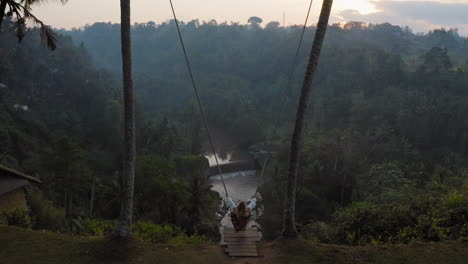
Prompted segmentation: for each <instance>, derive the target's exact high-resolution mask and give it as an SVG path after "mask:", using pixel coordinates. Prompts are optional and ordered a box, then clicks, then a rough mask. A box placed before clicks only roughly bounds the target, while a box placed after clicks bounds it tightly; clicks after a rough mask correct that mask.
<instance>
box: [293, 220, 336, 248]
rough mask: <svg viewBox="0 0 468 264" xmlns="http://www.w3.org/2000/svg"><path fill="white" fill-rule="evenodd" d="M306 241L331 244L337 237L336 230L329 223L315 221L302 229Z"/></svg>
mask: <svg viewBox="0 0 468 264" xmlns="http://www.w3.org/2000/svg"><path fill="white" fill-rule="evenodd" d="M301 234H302V236H303V237H304V239H306V240H309V241H313V242H325V243H326V242H331V241H332V239H333V237H334V236H335V230H334V229H333V228H332V227H331V226H330V225H329V224H327V223H324V222H319V221H314V222H311V223H309V224H307V225H305V226H304V227H303V228H302V231H301Z"/></svg>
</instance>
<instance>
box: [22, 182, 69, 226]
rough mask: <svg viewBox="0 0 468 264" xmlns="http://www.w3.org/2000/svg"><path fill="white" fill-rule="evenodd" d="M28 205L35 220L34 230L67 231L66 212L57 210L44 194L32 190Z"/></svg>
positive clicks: (29, 193) (29, 194)
mask: <svg viewBox="0 0 468 264" xmlns="http://www.w3.org/2000/svg"><path fill="white" fill-rule="evenodd" d="M28 205H29V208H30V210H31V216H32V217H33V218H34V219H35V223H34V226H33V228H34V229H45V230H51V231H63V230H64V229H65V222H66V220H65V211H64V210H63V209H61V208H57V207H55V206H54V205H53V203H52V202H51V201H49V200H47V199H46V198H45V197H44V194H43V193H42V192H41V191H39V190H37V189H32V190H30V191H29V192H28Z"/></svg>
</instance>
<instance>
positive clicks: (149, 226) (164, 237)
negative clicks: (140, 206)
mask: <svg viewBox="0 0 468 264" xmlns="http://www.w3.org/2000/svg"><path fill="white" fill-rule="evenodd" d="M133 232H134V234H135V236H136V237H138V238H139V239H141V240H144V241H148V242H151V243H166V242H168V241H169V239H170V238H171V237H173V236H174V235H175V234H176V232H175V231H174V229H173V228H172V227H171V226H168V225H156V224H153V223H151V222H143V221H138V222H136V223H135V224H134V225H133Z"/></svg>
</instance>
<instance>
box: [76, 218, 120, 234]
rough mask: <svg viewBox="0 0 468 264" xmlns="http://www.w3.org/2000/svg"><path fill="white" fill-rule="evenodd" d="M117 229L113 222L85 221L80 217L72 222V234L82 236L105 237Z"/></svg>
mask: <svg viewBox="0 0 468 264" xmlns="http://www.w3.org/2000/svg"><path fill="white" fill-rule="evenodd" d="M114 228H115V222H114V221H112V220H100V219H90V218H87V219H83V218H81V217H78V218H76V219H73V220H72V232H73V233H74V234H77V235H82V236H103V235H106V234H110V233H111V232H112V231H113V230H114Z"/></svg>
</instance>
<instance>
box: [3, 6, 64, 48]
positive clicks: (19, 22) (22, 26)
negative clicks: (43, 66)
mask: <svg viewBox="0 0 468 264" xmlns="http://www.w3.org/2000/svg"><path fill="white" fill-rule="evenodd" d="M40 1H46V0H40ZM62 1H66V0H62ZM34 2H37V0H36V1H35V0H23V1H22V3H24V4H25V5H21V4H19V3H17V2H15V1H9V2H8V3H7V4H8V5H9V7H10V10H11V12H12V13H14V14H15V16H16V22H15V28H14V30H16V35H17V37H18V41H19V42H21V41H22V40H23V38H24V35H25V33H26V19H29V20H30V21H32V22H33V23H34V24H36V25H39V26H40V37H41V43H42V44H43V45H44V46H46V47H47V48H48V49H50V50H55V49H56V48H57V38H56V36H55V33H54V31H53V30H52V28H51V27H50V26H48V25H45V24H44V22H42V21H41V20H39V19H38V18H37V17H36V16H34V15H33V14H32V13H31V12H30V11H29V9H28V8H27V7H26V4H27V3H29V4H31V3H34ZM21 11H22V12H21Z"/></svg>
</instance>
